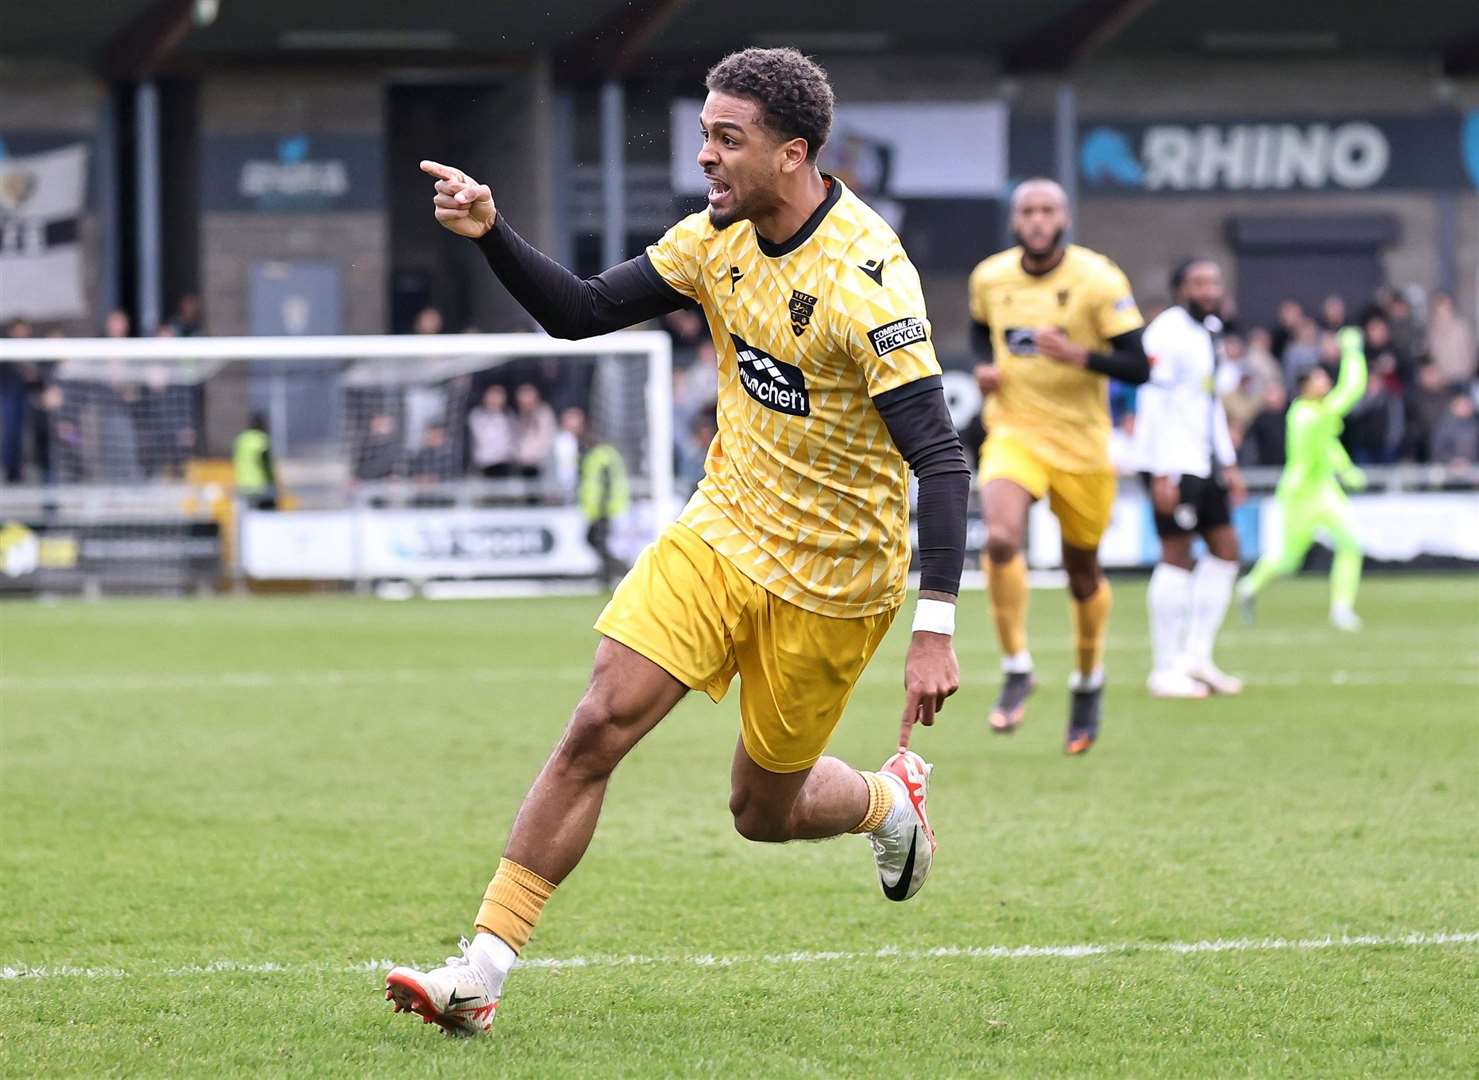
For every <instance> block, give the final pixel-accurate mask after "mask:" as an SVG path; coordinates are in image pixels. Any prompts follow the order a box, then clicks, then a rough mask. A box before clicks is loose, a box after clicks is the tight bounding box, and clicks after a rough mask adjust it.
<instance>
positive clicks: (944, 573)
mask: <svg viewBox="0 0 1479 1080" xmlns="http://www.w3.org/2000/svg"><path fill="white" fill-rule="evenodd" d="M873 404H874V405H875V406H877V408H878V415H880V416H881V417H883V422H884V425H885V426H886V427H887V428H888V433H889V435H890V436H892V438H893V440H894V445H895V446H896V447H898V449H899V453H900V454H902V455H903V458H904V460H905V461H907V462H908V463H909V468H910V469H912V470H913V471H914V476H915V478H916V479H917V480H918V481H919V512H918V514H917V520H918V522H919V588H920V589H921V590H922V591H926V592H928V591H935V592H943V593H949V594H950V595H951V596H956V595H958V594H959V593H960V571H961V567H962V566H963V565H964V564H965V516H966V501H967V500H968V499H969V498H970V493H971V467H970V465H969V464H968V463H967V461H966V457H965V448H964V447H963V446H961V444H960V436H958V435H956V433H955V425H954V423H952V422H951V419H950V409H949V407H948V406H947V405H946V403H945V389H944V386H943V384H942V383H941V380H940V377H939V376H938V375H930V376H928V377H927V378H923V379H919V380H917V381H915V382H912V383H907V384H905V385H904V386H900V387H898V388H897V389H894V390H889V391H887V392H885V393H882V394H879V395H878V396H877V397H875V398H874V399H873Z"/></svg>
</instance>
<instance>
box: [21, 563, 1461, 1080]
mask: <svg viewBox="0 0 1479 1080" xmlns="http://www.w3.org/2000/svg"><path fill="white" fill-rule="evenodd" d="M1324 598H1325V594H1324V586H1323V582H1321V581H1318V580H1314V579H1302V580H1299V581H1296V582H1293V583H1288V584H1284V585H1281V586H1279V587H1276V588H1275V589H1273V590H1272V591H1271V592H1270V593H1269V594H1268V595H1267V597H1266V599H1265V601H1264V603H1263V608H1262V611H1261V613H1260V615H1261V621H1260V625H1259V626H1258V627H1256V628H1254V629H1246V628H1244V627H1242V626H1238V625H1230V626H1229V628H1228V629H1227V631H1226V632H1225V633H1224V637H1223V642H1222V647H1221V658H1222V659H1223V661H1224V666H1226V667H1228V668H1229V669H1231V670H1235V671H1239V672H1243V673H1245V674H1247V675H1248V676H1249V678H1250V687H1249V689H1248V691H1247V693H1246V694H1245V695H1244V696H1243V697H1242V698H1240V699H1236V700H1213V701H1210V702H1205V703H1193V704H1179V703H1168V702H1157V701H1152V700H1150V699H1149V698H1147V697H1146V695H1145V693H1144V691H1143V689H1141V686H1142V680H1143V678H1144V674H1145V670H1144V669H1145V664H1146V660H1147V656H1148V653H1147V646H1146V640H1145V616H1144V590H1143V585H1142V584H1141V583H1139V582H1135V581H1122V582H1119V583H1118V584H1117V611H1116V615H1115V618H1114V621H1113V624H1112V626H1111V645H1110V654H1109V662H1110V670H1111V679H1112V685H1111V690H1110V694H1109V697H1108V699H1107V704H1108V713H1107V724H1106V730H1105V734H1104V737H1103V739H1102V740H1101V743H1100V745H1099V746H1098V747H1096V748H1095V750H1094V751H1093V752H1092V753H1091V754H1090V755H1088V756H1087V757H1086V758H1084V759H1075V760H1070V759H1065V758H1064V757H1063V756H1062V755H1061V753H1060V752H1059V743H1060V738H1061V724H1062V717H1063V713H1064V710H1065V690H1064V689H1063V676H1064V675H1065V672H1066V664H1067V658H1068V650H1067V646H1066V640H1065V639H1066V623H1067V619H1066V610H1065V604H1064V603H1063V600H1062V598H1061V596H1060V595H1055V594H1051V593H1044V592H1038V593H1035V594H1034V597H1033V616H1032V617H1033V635H1034V641H1033V651H1034V653H1035V655H1036V656H1037V659H1038V665H1039V673H1040V676H1041V678H1042V683H1043V685H1042V688H1041V689H1040V690H1039V692H1038V695H1037V697H1036V698H1035V699H1034V701H1033V703H1032V707H1031V708H1030V710H1029V714H1028V719H1027V723H1026V725H1025V727H1024V728H1023V730H1022V731H1021V732H1019V733H1018V734H1017V735H1016V736H1014V737H1011V738H1000V737H995V738H994V737H992V736H990V735H988V734H987V733H986V730H985V722H984V716H985V712H986V709H987V707H988V705H989V704H990V700H991V695H992V694H993V692H994V688H995V682H996V679H995V675H994V667H995V661H994V656H995V647H994V644H993V643H992V642H991V640H990V637H989V635H988V627H987V622H986V619H985V615H984V610H983V608H982V598H981V596H980V594H979V593H976V594H967V595H966V596H965V597H964V598H963V601H964V603H965V604H966V605H967V607H966V611H968V612H969V614H968V615H966V616H965V617H963V618H962V620H961V623H962V625H961V632H960V634H959V637H958V647H959V652H960V657H961V661H962V665H963V668H964V671H965V685H964V687H963V688H962V691H961V693H960V694H959V695H958V696H957V697H956V698H955V699H953V700H952V701H951V703H950V706H949V708H948V709H947V710H946V711H945V712H944V714H943V715H942V716H941V719H940V724H939V726H937V727H936V728H935V729H933V730H929V731H921V732H920V733H919V735H918V737H917V738H916V740H915V746H916V749H919V750H920V751H922V752H923V753H924V754H925V755H926V756H927V757H929V758H931V759H933V760H934V761H935V762H936V763H937V769H936V773H935V783H934V785H933V787H932V790H931V800H930V801H931V810H932V815H933V817H934V821H935V826H936V829H937V831H938V832H939V834H940V841H941V847H940V853H939V856H938V859H937V861H936V864H935V871H934V875H933V877H932V878H931V880H930V882H929V885H928V886H927V888H926V889H925V890H924V892H923V893H921V894H920V896H919V897H918V898H917V899H916V900H914V901H911V902H910V903H907V904H901V905H894V904H889V903H888V902H887V901H885V900H884V899H883V898H882V897H881V896H880V894H879V890H878V885H877V882H876V879H875V876H874V872H873V866H872V860H871V857H870V853H869V851H868V849H867V845H866V844H865V843H864V842H863V841H862V840H860V839H857V838H853V837H848V838H843V839H841V840H837V841H832V842H829V843H823V844H793V845H789V846H785V847H766V846H759V845H753V844H748V843H746V842H745V841H743V840H741V839H740V838H739V837H738V836H737V835H735V834H734V833H733V831H732V830H731V828H730V823H729V816H728V813H727V810H726V797H727V769H728V762H729V757H730V753H731V751H732V749H733V745H734V737H735V731H736V715H735V709H736V704H735V698H736V697H737V695H734V694H731V696H730V698H728V699H726V701H725V702H724V704H723V705H721V706H718V707H715V706H713V705H711V704H710V703H709V702H708V700H707V699H706V698H704V699H690V700H689V701H688V702H686V703H684V704H683V705H682V706H680V708H679V709H678V711H677V712H676V713H675V714H674V715H673V716H672V717H671V718H670V719H669V720H668V721H667V722H665V723H664V724H663V725H662V726H660V727H659V729H658V731H657V732H656V733H655V734H654V735H653V736H651V737H650V738H649V739H648V740H647V742H646V743H645V744H644V745H643V746H641V747H640V748H639V749H638V751H637V752H636V754H635V756H634V757H633V758H632V759H630V760H629V761H628V762H627V763H626V765H625V766H624V767H623V768H622V769H621V770H620V772H619V773H618V774H617V779H616V781H615V783H614V785H613V787H612V790H611V794H610V798H609V800H608V803H607V806H606V813H605V816H604V817H603V819H602V822H601V827H600V830H599V832H598V833H597V836H596V840H595V844H594V846H593V848H592V850H591V853H590V855H589V857H588V858H587V860H586V861H585V863H583V864H582V866H581V867H580V868H579V870H578V871H577V872H576V874H575V875H574V876H573V877H572V878H571V879H570V880H569V881H568V882H567V883H566V885H565V886H564V887H563V888H561V890H560V891H559V893H558V894H557V895H556V897H555V899H554V900H553V901H552V902H551V904H550V906H549V908H548V909H547V910H546V916H545V920H544V923H543V924H542V925H541V927H540V930H539V933H538V934H537V935H536V937H535V939H534V942H533V943H532V945H531V947H530V949H529V951H528V953H527V958H528V959H530V960H532V961H535V963H534V964H531V965H530V967H529V969H528V970H523V971H519V972H515V973H514V975H513V976H512V978H511V979H510V982H509V984H508V987H507V993H506V995H505V997H504V1000H503V1005H502V1008H501V1009H500V1011H499V1014H498V1020H497V1022H496V1024H495V1025H494V1028H493V1037H492V1038H489V1039H484V1040H477V1041H473V1042H463V1041H453V1040H448V1039H445V1038H443V1037H441V1036H440V1035H439V1034H438V1032H437V1029H436V1028H435V1027H425V1026H423V1025H421V1024H420V1023H416V1022H414V1020H413V1018H408V1017H405V1016H392V1015H391V1011H390V1006H389V1004H388V1003H387V1002H385V1001H384V1000H383V999H382V996H381V989H380V988H381V985H382V984H381V980H382V970H381V968H380V963H381V962H382V961H384V960H387V959H390V960H397V961H401V962H411V963H428V962H437V961H439V960H440V958H441V957H443V956H445V955H446V954H447V953H448V952H449V951H452V950H451V947H452V946H453V944H454V942H455V939H456V937H457V936H458V935H459V934H460V933H464V932H467V930H468V929H469V928H468V922H469V920H470V918H471V916H472V915H473V913H474V911H475V910H476V908H477V903H478V900H479V898H480V896H481V894H482V890H483V887H484V885H485V884H486V882H487V878H488V876H489V873H490V871H491V869H492V867H493V865H494V863H495V861H496V857H497V853H498V849H499V846H500V844H501V842H502V839H503V837H504V835H505V833H506V831H507V829H508V826H509V823H510V820H511V817H512V814H513V812H514V809H515V807H516V805H517V803H518V800H519V797H520V795H521V794H522V793H523V790H524V787H525V785H526V784H527V783H528V781H529V780H530V779H531V778H532V776H533V774H534V772H535V771H536V769H537V767H538V765H539V763H540V762H541V760H542V759H543V756H544V755H545V753H546V752H547V751H548V749H549V747H550V745H551V744H552V742H553V740H554V738H555V736H556V734H557V732H558V731H559V728H560V726H561V724H562V722H563V721H564V719H565V716H566V715H567V713H568V711H569V709H570V707H571V706H572V705H573V704H574V702H575V700H576V698H577V696H578V695H579V692H580V689H581V686H582V684H583V680H584V677H585V674H586V666H587V663H588V660H589V656H590V652H591V648H592V646H593V644H594V637H593V635H592V634H591V633H590V631H589V625H590V622H591V620H592V618H593V617H594V615H595V613H596V611H597V610H598V604H599V601H598V600H596V599H594V598H591V599H559V600H527V601H514V600H505V601H489V602H459V603H450V602H449V603H426V602H412V603H402V604H396V603H385V602H372V601H363V600H352V599H312V600H296V599H292V600H260V601H215V602H213V601H181V602H162V601H158V602H156V601H122V602H103V603H96V604H66V605H60V606H50V607H46V606H30V605H17V604H11V605H6V606H4V607H3V608H0V650H3V651H0V710H3V715H0V731H3V742H0V770H3V772H0V836H3V842H0V895H3V901H4V902H3V905H0V968H7V969H9V970H7V971H5V972H4V973H3V974H4V975H5V976H6V977H4V978H0V1070H3V1072H4V1073H5V1074H6V1075H17V1076H19V1075H46V1076H55V1075H62V1074H88V1075H97V1074H107V1073H116V1074H134V1075H163V1074H172V1075H180V1074H191V1075H205V1074H210V1075H222V1074H227V1075H247V1074H251V1075H259V1074H263V1073H268V1074H286V1073H292V1074H313V1075H356V1076H365V1075H381V1076H383V1075H397V1074H399V1075H407V1076H428V1075H446V1076H530V1077H535V1076H539V1077H543V1076H553V1075H589V1076H612V1075H621V1076H642V1077H650V1076H660V1075H695V1074H699V1075H704V1074H712V1075H724V1076H757V1077H779V1076H845V1075H871V1076H888V1077H938V1076H951V1075H964V1074H978V1075H986V1074H997V1075H1002V1076H1012V1077H1021V1076H1037V1075H1041V1076H1062V1075H1067V1074H1078V1075H1084V1074H1116V1075H1124V1076H1136V1077H1139V1076H1203V1075H1214V1074H1215V1075H1247V1074H1255V1075H1281V1076H1288V1075H1325V1076H1337V1075H1339V1076H1344V1075H1378V1074H1380V1075H1406V1076H1434V1075H1458V1076H1468V1077H1472V1076H1474V1075H1476V1073H1479V707H1476V706H1479V578H1476V577H1468V578H1462V577H1416V576H1414V577H1403V578H1391V577H1388V578H1378V579H1374V580H1370V581H1369V582H1368V583H1367V586H1366V588H1365V590H1364V593H1363V596H1362V605H1361V606H1362V609H1363V612H1364V614H1365V616H1366V619H1367V624H1368V625H1367V629H1366V631H1365V632H1364V633H1362V634H1360V635H1357V636H1341V635H1338V634H1336V633H1335V632H1333V631H1330V630H1328V629H1326V627H1325V626H1324V623H1323V619H1322V617H1321V616H1322V614H1323V607H1324ZM1232 621H1235V619H1234V620H1232ZM906 639H907V633H906V627H905V626H904V625H902V622H901V625H898V626H896V627H895V628H894V630H893V632H892V633H891V634H890V636H889V639H888V641H887V642H886V643H885V645H884V647H883V649H882V651H881V653H880V655H879V656H878V658H877V659H876V660H875V661H874V662H873V665H872V667H871V668H870V670H869V672H868V673H867V674H866V675H865V676H864V682H863V683H862V685H861V686H860V688H859V691H858V693H857V695H856V696H855V698H854V699H853V702H852V705H851V706H850V708H849V710H848V715H847V717H846V718H845V719H844V721H843V724H842V727H841V729H840V731H839V733H838V736H837V738H836V740H835V742H834V744H833V748H834V750H835V751H837V752H838V753H840V754H841V755H843V756H844V757H847V758H848V759H849V760H851V761H853V762H854V763H857V764H862V765H865V766H868V767H872V766H875V765H876V764H877V763H878V762H879V761H881V760H882V759H883V758H884V757H885V756H886V755H887V754H888V753H889V751H890V749H891V740H892V739H893V737H894V734H895V732H896V728H897V710H898V708H899V703H900V691H899V690H898V689H897V685H898V682H899V679H900V674H899V672H900V664H901V657H902V653H903V649H904V646H905V643H906ZM1353 939H1354V940H1353ZM1175 943H1182V944H1185V945H1188V946H1190V948H1189V949H1181V948H1179V947H1173V946H1174V945H1175ZM555 960H558V961H561V962H560V963H558V964H556V963H552V962H551V961H555ZM38 969H39V970H38Z"/></svg>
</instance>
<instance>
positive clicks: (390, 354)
mask: <svg viewBox="0 0 1479 1080" xmlns="http://www.w3.org/2000/svg"><path fill="white" fill-rule="evenodd" d="M672 389H673V388H672V346H671V341H670V339H669V338H668V336H667V334H665V333H663V332H661V331H626V332H622V333H616V334H609V335H606V336H604V337H600V338H592V339H589V340H585V341H560V340H557V339H554V338H550V337H547V336H545V335H543V334H466V335H436V336H415V335H408V336H363V337H359V336H355V337H270V338H261V337H258V338H153V339H110V338H89V339H67V338H25V339H0V449H3V451H4V460H3V462H0V465H3V467H5V468H6V469H17V468H18V471H19V476H18V477H14V478H11V479H10V480H9V482H8V483H6V484H4V485H3V486H0V593H3V592H5V591H17V590H19V591H29V592H72V591H79V590H80V591H86V592H98V591H104V592H112V591H133V590H138V589H147V590H154V591H157V590H174V591H177V590H182V589H190V588H195V589H203V588H208V587H212V586H214V585H215V584H217V583H219V582H221V581H225V580H230V579H232V578H237V579H240V578H246V579H262V580H271V579H279V580H295V581H329V582H347V583H366V582H369V581H381V580H404V581H412V582H424V581H431V580H440V579H467V578H508V577H514V578H546V577H585V576H590V575H592V574H595V573H597V572H598V571H599V570H600V569H602V567H601V565H600V558H599V557H598V554H597V549H595V548H593V547H592V545H591V544H590V543H589V542H588V538H587V534H586V525H587V522H585V520H584V517H583V515H582V511H581V509H580V507H579V500H578V495H579V492H578V483H579V476H580V472H579V470H580V461H581V456H582V455H583V454H584V453H585V452H586V451H588V450H589V449H590V448H591V447H592V446H595V445H603V446H606V447H609V448H612V449H614V450H615V451H616V453H617V455H618V457H619V460H620V462H621V464H622V465H623V466H624V470H623V472H624V476H623V478H622V479H623V480H624V483H622V484H621V485H620V486H621V487H622V488H623V489H624V493H625V495H626V497H625V499H624V503H625V505H623V506H619V507H618V506H616V503H615V502H613V503H611V505H612V506H613V507H615V508H616V509H619V510H620V514H619V515H618V518H617V519H616V520H615V521H613V523H612V528H611V533H610V540H609V547H610V549H611V550H612V552H614V554H615V555H616V556H617V557H618V558H619V559H620V558H629V557H630V556H631V555H632V554H634V552H635V549H636V548H638V547H640V545H641V543H642V542H644V541H645V539H646V538H647V537H648V536H650V535H651V534H652V533H653V532H655V530H656V528H657V527H660V525H661V523H663V522H665V521H666V520H667V519H668V518H669V517H671V515H673V514H674V513H675V512H676V510H677V507H676V506H675V504H674V499H675V492H674V470H673V454H674V445H673V413H672V410H673V394H672ZM17 402H19V403H20V404H17ZM254 416H258V417H261V418H262V419H264V420H265V426H266V430H267V432H268V434H269V437H270V440H271V455H272V460H273V464H274V466H275V471H276V474H277V487H276V490H275V491H273V492H270V493H237V492H235V491H234V487H233V483H232V473H231V467H230V453H231V448H232V445H233V443H234V441H235V440H236V438H237V436H238V435H239V434H240V433H241V432H242V431H243V430H245V429H246V428H247V427H248V426H249V424H250V423H251V420H252V418H253V417H254ZM608 460H609V458H608ZM603 482H605V483H608V484H609V483H612V481H610V480H609V479H608V478H606V477H604V476H603ZM602 490H603V491H605V488H603V489H602ZM243 495H250V496H251V497H250V498H244V497H242V496H243ZM605 544H606V541H603V546H604V545H605Z"/></svg>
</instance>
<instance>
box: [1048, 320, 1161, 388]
mask: <svg viewBox="0 0 1479 1080" xmlns="http://www.w3.org/2000/svg"><path fill="white" fill-rule="evenodd" d="M1140 338H1141V331H1140V329H1139V328H1138V327H1137V328H1136V329H1134V330H1126V331H1125V332H1124V333H1122V334H1116V335H1115V336H1114V337H1112V338H1110V339H1109V345H1110V351H1109V352H1090V351H1089V350H1088V349H1087V348H1085V347H1084V346H1082V345H1080V344H1078V343H1077V342H1076V341H1072V340H1070V339H1069V337H1068V335H1067V334H1065V333H1063V331H1061V330H1059V329H1058V328H1057V327H1055V326H1048V327H1043V328H1042V329H1041V330H1038V331H1037V351H1038V352H1039V353H1041V354H1042V355H1043V356H1046V357H1047V358H1048V359H1049V360H1057V361H1058V362H1059V363H1063V364H1072V365H1073V366H1074V367H1081V368H1085V369H1086V370H1088V371H1094V372H1097V373H1098V374H1100V375H1108V376H1109V377H1110V378H1111V379H1118V380H1119V381H1120V382H1123V383H1129V384H1130V385H1131V386H1139V385H1141V384H1142V383H1146V382H1149V381H1150V359H1149V358H1148V357H1147V356H1146V355H1145V346H1144V344H1142V342H1141V340H1140Z"/></svg>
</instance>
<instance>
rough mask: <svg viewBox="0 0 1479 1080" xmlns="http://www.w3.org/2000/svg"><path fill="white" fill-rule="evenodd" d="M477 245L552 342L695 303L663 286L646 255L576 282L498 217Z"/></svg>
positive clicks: (625, 324)
mask: <svg viewBox="0 0 1479 1080" xmlns="http://www.w3.org/2000/svg"><path fill="white" fill-rule="evenodd" d="M477 244H478V248H479V250H481V251H482V253H483V258H484V259H486V260H487V261H488V265H489V266H490V267H491V268H492V270H493V273H495V274H496V275H498V280H499V281H501V282H503V287H504V288H505V289H507V290H508V291H509V294H510V295H512V296H513V298H514V299H515V300H517V301H518V302H519V305H520V306H521V307H522V308H523V309H524V310H525V311H527V312H528V313H529V314H530V315H532V316H534V319H535V321H536V322H538V323H539V325H540V326H542V327H543V328H544V330H545V332H546V333H547V334H549V335H550V336H551V337H557V338H566V339H568V340H571V341H574V340H577V339H579V338H587V337H595V336H596V335H597V334H608V333H610V332H611V331H613V330H622V329H625V328H626V327H628V326H633V325H635V324H637V323H639V322H646V321H647V320H648V319H655V318H657V317H658V316H660V315H666V314H667V313H668V312H670V311H677V310H678V309H679V308H683V307H689V306H691V305H692V303H693V302H692V301H691V300H689V299H688V298H687V297H685V296H684V295H683V294H682V293H680V292H678V291H677V290H676V289H674V288H673V287H672V286H671V285H669V284H668V283H667V282H665V281H663V279H662V277H661V276H660V275H659V274H658V273H657V271H656V270H655V269H653V266H652V262H651V260H649V259H648V258H647V256H646V255H645V254H643V255H638V256H637V257H636V258H635V259H628V260H627V261H626V262H624V263H618V264H617V265H615V266H613V267H611V268H610V269H609V270H605V271H603V272H601V273H599V274H597V275H596V276H595V277H593V278H579V277H576V276H575V275H574V274H572V273H571V272H570V271H569V270H567V269H565V268H564V267H563V266H561V265H560V264H559V263H557V262H555V260H554V259H551V258H550V257H549V256H548V255H545V254H544V253H543V252H541V251H538V250H536V249H535V248H534V246H533V245H531V244H530V243H529V242H528V241H527V240H525V239H524V238H523V237H522V236H520V235H519V234H518V233H516V232H514V230H513V227H512V226H511V225H509V224H508V223H507V221H506V220H505V219H504V216H503V215H502V214H499V215H498V216H497V217H495V218H494V219H493V228H491V229H489V230H488V232H487V233H485V234H484V235H483V237H482V238H481V239H479V240H478V241H477Z"/></svg>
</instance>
